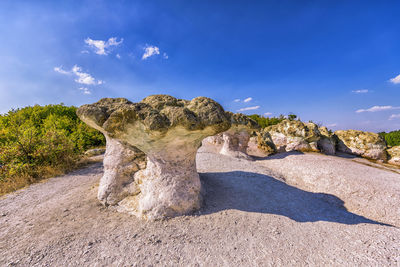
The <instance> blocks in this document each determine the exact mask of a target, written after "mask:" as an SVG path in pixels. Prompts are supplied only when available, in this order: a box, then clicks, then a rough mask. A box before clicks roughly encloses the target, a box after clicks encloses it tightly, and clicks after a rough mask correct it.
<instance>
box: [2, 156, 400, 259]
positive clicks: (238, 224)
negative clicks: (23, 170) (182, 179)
mask: <svg viewBox="0 0 400 267" xmlns="http://www.w3.org/2000/svg"><path fill="white" fill-rule="evenodd" d="M198 170H199V172H200V173H201V178H202V182H203V185H204V188H205V192H206V193H205V205H204V208H203V209H202V210H201V212H198V213H196V215H191V216H182V217H178V218H174V219H170V220H164V221H157V222H145V221H141V220H139V219H137V218H135V217H133V216H130V215H127V214H121V213H117V212H115V211H113V210H109V209H106V208H104V207H102V206H101V205H100V204H99V202H98V201H97V199H96V193H97V185H98V181H99V179H100V177H101V175H102V164H100V163H97V164H94V165H91V166H90V167H88V168H85V169H83V170H79V171H76V172H74V173H71V174H69V175H66V176H62V177H56V178H52V179H49V180H48V181H47V182H45V183H40V184H35V185H32V186H30V187H29V188H27V189H24V190H21V191H18V192H16V193H13V194H10V195H8V196H6V197H5V198H2V199H0V226H1V227H0V266H4V265H5V266H7V265H10V266H271V265H282V266H288V265H291V266H305V265H313V266H315V265H318V266H326V265H329V266H343V265H347V266H355V265H357V266H399V265H400V229H399V228H397V227H391V226H387V225H383V224H381V223H379V222H378V221H382V222H386V223H390V222H393V220H394V219H395V218H396V216H397V215H396V216H386V217H381V218H379V217H376V218H375V217H374V216H377V211H376V207H368V206H366V207H365V206H362V205H361V206H357V203H362V201H358V200H357V199H358V198H368V196H364V195H357V194H356V193H353V194H350V193H349V192H351V189H349V191H348V190H345V189H344V188H346V187H345V186H343V185H344V184H346V183H348V182H349V181H351V180H352V179H353V180H354V181H353V182H352V183H351V184H350V185H349V187H353V186H356V187H358V188H361V189H362V190H361V191H362V192H367V191H368V189H365V188H364V187H367V188H373V189H374V190H375V191H374V192H375V194H381V193H384V192H381V190H384V191H385V190H386V191H390V192H391V193H393V192H394V193H396V190H398V189H397V188H398V187H396V186H398V184H399V179H400V174H398V173H396V172H393V171H390V170H385V169H380V168H376V167H369V166H366V165H364V164H360V163H358V162H354V160H353V159H343V158H339V157H327V156H324V155H319V154H295V155H286V156H281V157H280V158H279V156H274V158H270V159H268V160H267V159H259V160H257V161H254V162H251V161H246V160H237V159H232V158H228V157H226V156H222V155H218V154H214V153H208V152H205V151H204V150H201V151H200V152H199V153H198ZM318 177H322V178H319V179H318ZM285 180H286V182H285ZM325 180H326V181H325ZM314 181H316V182H315V184H314ZM326 184H329V186H328V185H326ZM388 187H391V188H390V190H389V189H388ZM397 193H398V191H397ZM385 197H386V195H385ZM371 199H372V200H374V198H371ZM370 203H376V201H375V202H374V201H372V202H370ZM387 203H389V204H390V205H389V206H390V207H388V208H387V211H388V210H390V211H392V212H393V209H394V207H395V206H399V204H400V203H399V200H398V195H397V196H395V197H393V198H391V200H387ZM343 205H344V206H346V207H348V209H349V210H346V209H345V208H344V207H343ZM371 210H372V212H371ZM356 211H357V212H356ZM397 218H398V217H397ZM392 224H393V223H392Z"/></svg>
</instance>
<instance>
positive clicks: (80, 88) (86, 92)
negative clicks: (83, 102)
mask: <svg viewBox="0 0 400 267" xmlns="http://www.w3.org/2000/svg"><path fill="white" fill-rule="evenodd" d="M79 90H81V91H82V93H83V94H85V95H91V94H92V92H90V90H89V89H88V88H86V87H79Z"/></svg>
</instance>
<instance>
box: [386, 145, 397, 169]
mask: <svg viewBox="0 0 400 267" xmlns="http://www.w3.org/2000/svg"><path fill="white" fill-rule="evenodd" d="M387 152H388V154H389V161H388V163H390V164H393V165H399V166H400V146H394V147H391V148H389V149H388V150H387Z"/></svg>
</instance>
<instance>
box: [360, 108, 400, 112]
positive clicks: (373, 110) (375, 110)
mask: <svg viewBox="0 0 400 267" xmlns="http://www.w3.org/2000/svg"><path fill="white" fill-rule="evenodd" d="M394 109H400V107H393V106H373V107H372V108H369V109H359V110H356V112H357V113H361V112H377V111H385V110H394Z"/></svg>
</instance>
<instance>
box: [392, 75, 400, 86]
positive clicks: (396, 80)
mask: <svg viewBox="0 0 400 267" xmlns="http://www.w3.org/2000/svg"><path fill="white" fill-rule="evenodd" d="M389 81H390V82H391V83H394V84H398V83H400V74H399V75H397V76H396V77H394V78H392V79H390V80H389Z"/></svg>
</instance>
